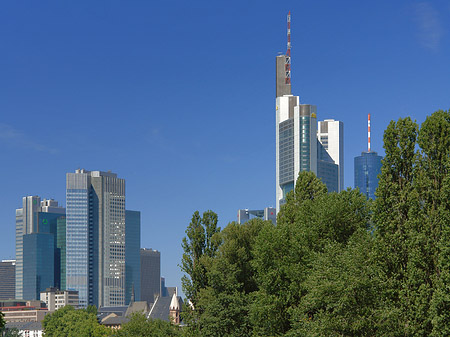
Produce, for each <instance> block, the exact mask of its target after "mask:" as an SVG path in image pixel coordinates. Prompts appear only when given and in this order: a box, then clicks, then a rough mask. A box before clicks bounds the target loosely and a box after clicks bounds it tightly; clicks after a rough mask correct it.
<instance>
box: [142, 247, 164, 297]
mask: <svg viewBox="0 0 450 337" xmlns="http://www.w3.org/2000/svg"><path fill="white" fill-rule="evenodd" d="M140 254H141V259H140V260H141V261H140V262H141V301H147V302H148V303H154V302H155V299H156V296H161V253H160V252H159V251H157V250H153V249H148V248H141V250H140Z"/></svg>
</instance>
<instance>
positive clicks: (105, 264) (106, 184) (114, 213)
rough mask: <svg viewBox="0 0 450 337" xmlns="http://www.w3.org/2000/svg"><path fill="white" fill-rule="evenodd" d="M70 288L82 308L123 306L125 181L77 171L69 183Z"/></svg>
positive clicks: (82, 170) (68, 246)
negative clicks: (75, 292) (75, 293)
mask: <svg viewBox="0 0 450 337" xmlns="http://www.w3.org/2000/svg"><path fill="white" fill-rule="evenodd" d="M66 201H67V214H66V242H67V244H66V288H67V290H76V291H78V293H79V305H80V307H86V306H87V305H91V304H92V305H96V306H97V307H98V306H104V307H109V306H121V305H124V304H125V180H124V179H120V178H118V177H117V174H115V173H111V172H101V171H87V170H84V169H78V170H76V171H75V173H67V182H66Z"/></svg>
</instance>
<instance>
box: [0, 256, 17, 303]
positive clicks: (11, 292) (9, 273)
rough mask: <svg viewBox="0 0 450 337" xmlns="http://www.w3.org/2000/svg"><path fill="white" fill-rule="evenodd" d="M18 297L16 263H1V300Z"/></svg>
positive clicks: (13, 261)
mask: <svg viewBox="0 0 450 337" xmlns="http://www.w3.org/2000/svg"><path fill="white" fill-rule="evenodd" d="M15 297H16V261H15V260H9V261H8V260H6V261H2V262H0V300H9V299H14V298H15Z"/></svg>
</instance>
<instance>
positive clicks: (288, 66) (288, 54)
mask: <svg viewBox="0 0 450 337" xmlns="http://www.w3.org/2000/svg"><path fill="white" fill-rule="evenodd" d="M285 70H286V84H291V11H289V13H288V16H287V51H286V64H285Z"/></svg>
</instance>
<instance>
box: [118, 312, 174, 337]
mask: <svg viewBox="0 0 450 337" xmlns="http://www.w3.org/2000/svg"><path fill="white" fill-rule="evenodd" d="M129 318H130V320H129V321H128V322H127V323H125V324H123V326H122V328H121V329H120V330H118V331H117V332H116V333H115V334H114V336H117V337H122V336H123V337H153V336H158V337H176V336H181V331H180V329H179V327H178V326H176V325H173V324H171V323H170V322H165V321H163V320H148V319H147V317H146V316H145V315H144V314H142V313H133V314H132V315H131V316H130V317H129Z"/></svg>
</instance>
